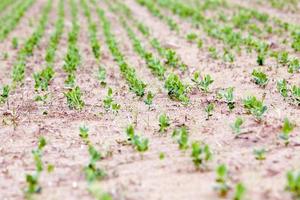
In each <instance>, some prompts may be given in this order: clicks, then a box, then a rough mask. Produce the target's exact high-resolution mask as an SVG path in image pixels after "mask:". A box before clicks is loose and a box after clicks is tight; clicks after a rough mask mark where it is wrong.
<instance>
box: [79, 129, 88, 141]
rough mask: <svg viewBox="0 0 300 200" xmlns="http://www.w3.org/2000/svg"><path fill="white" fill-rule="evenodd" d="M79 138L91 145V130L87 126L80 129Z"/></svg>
mask: <svg viewBox="0 0 300 200" xmlns="http://www.w3.org/2000/svg"><path fill="white" fill-rule="evenodd" d="M79 136H80V137H81V139H83V140H84V141H85V142H86V143H89V139H88V138H89V129H88V128H87V127H86V126H81V127H80V128H79Z"/></svg>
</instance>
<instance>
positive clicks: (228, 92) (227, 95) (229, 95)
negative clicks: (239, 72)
mask: <svg viewBox="0 0 300 200" xmlns="http://www.w3.org/2000/svg"><path fill="white" fill-rule="evenodd" d="M233 90H234V88H233V87H229V88H227V89H225V90H222V91H220V92H219V95H220V97H221V98H223V99H225V101H226V103H227V106H228V108H229V110H230V111H231V110H232V109H234V106H235V102H234V99H233Z"/></svg>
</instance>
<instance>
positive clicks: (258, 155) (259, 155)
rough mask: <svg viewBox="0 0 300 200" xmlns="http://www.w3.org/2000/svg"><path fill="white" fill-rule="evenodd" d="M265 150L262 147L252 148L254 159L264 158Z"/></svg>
mask: <svg viewBox="0 0 300 200" xmlns="http://www.w3.org/2000/svg"><path fill="white" fill-rule="evenodd" d="M266 152H267V151H266V150H265V149H264V148H261V149H254V151H253V154H254V155H255V159H256V160H265V159H266Z"/></svg>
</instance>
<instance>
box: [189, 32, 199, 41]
mask: <svg viewBox="0 0 300 200" xmlns="http://www.w3.org/2000/svg"><path fill="white" fill-rule="evenodd" d="M186 39H187V41H189V42H193V41H195V40H196V39H197V34H196V33H189V34H187V35H186Z"/></svg>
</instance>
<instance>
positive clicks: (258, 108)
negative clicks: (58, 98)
mask: <svg viewBox="0 0 300 200" xmlns="http://www.w3.org/2000/svg"><path fill="white" fill-rule="evenodd" d="M243 103H244V107H245V108H246V109H247V110H248V112H250V113H251V114H252V115H254V116H255V118H256V119H257V120H258V121H260V120H261V118H262V116H263V114H264V113H265V112H266V111H267V106H265V105H264V104H263V102H262V101H260V100H258V99H256V97H255V96H251V97H248V98H247V99H245V100H244V101H243Z"/></svg>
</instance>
